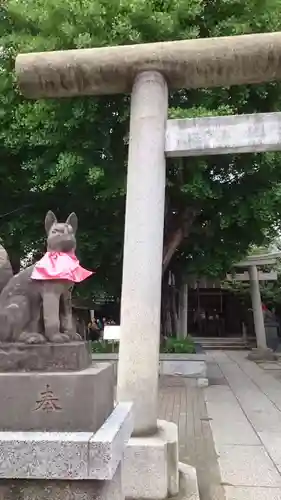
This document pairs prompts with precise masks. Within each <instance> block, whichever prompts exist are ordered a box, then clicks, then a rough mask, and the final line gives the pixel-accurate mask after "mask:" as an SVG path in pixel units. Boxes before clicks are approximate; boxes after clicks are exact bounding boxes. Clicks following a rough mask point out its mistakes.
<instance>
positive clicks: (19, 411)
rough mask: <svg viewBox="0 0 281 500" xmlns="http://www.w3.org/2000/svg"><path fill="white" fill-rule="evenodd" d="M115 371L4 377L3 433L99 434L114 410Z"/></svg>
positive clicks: (99, 367) (0, 388)
mask: <svg viewBox="0 0 281 500" xmlns="http://www.w3.org/2000/svg"><path fill="white" fill-rule="evenodd" d="M113 377H114V374H113V367H112V366H111V365H110V364H108V363H100V364H96V365H93V366H92V367H90V368H88V369H86V370H83V371H78V372H53V373H46V372H45V373H44V372H42V373H38V372H36V373H30V372H29V373H28V372H25V373H0V401H1V410H0V430H2V431H19V430H21V431H63V432H66V431H69V432H70V431H86V432H96V431H97V430H98V429H99V428H100V427H101V425H102V424H103V423H104V421H105V420H106V419H107V417H108V416H109V415H110V414H111V412H112V410H113V402H114V378H113Z"/></svg>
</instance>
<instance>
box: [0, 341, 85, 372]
mask: <svg viewBox="0 0 281 500" xmlns="http://www.w3.org/2000/svg"><path fill="white" fill-rule="evenodd" d="M91 363H92V358H91V351H90V345H89V343H88V342H70V343H69V344H51V343H46V344H40V345H35V344H23V343H15V342H14V343H8V342H5V343H0V372H34V371H35V372H60V371H64V372H67V371H78V370H85V368H88V367H89V366H91Z"/></svg>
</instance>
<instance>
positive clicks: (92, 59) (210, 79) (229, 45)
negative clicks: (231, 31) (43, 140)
mask: <svg viewBox="0 0 281 500" xmlns="http://www.w3.org/2000/svg"><path fill="white" fill-rule="evenodd" d="M280 54H281V33H278V32H277V33H261V34H254V35H240V36H229V37H219V38H208V39H197V40H180V41H175V42H160V43H146V44H139V45H130V46H126V45H125V46H120V47H101V48H95V49H78V50H67V51H58V52H45V53H34V54H22V55H19V56H18V57H17V59H16V73H17V77H18V81H19V85H20V89H21V91H22V93H23V94H24V95H25V96H26V97H33V98H38V97H63V96H75V95H93V94H97V95H98V94H118V93H124V92H125V93H126V92H130V91H131V89H132V84H133V81H134V79H135V77H136V75H137V74H138V73H141V72H142V71H147V70H149V71H151V70H152V71H159V72H160V73H162V74H163V76H164V77H165V78H166V80H167V81H168V82H169V86H170V88H200V87H201V88H205V87H220V86H230V85H242V84H245V83H261V82H268V81H274V80H279V79H280V78H281V65H280Z"/></svg>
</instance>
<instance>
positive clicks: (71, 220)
mask: <svg viewBox="0 0 281 500" xmlns="http://www.w3.org/2000/svg"><path fill="white" fill-rule="evenodd" d="M65 223H66V224H69V226H71V227H72V229H73V232H74V234H75V233H76V231H77V228H78V218H77V215H76V214H75V213H74V212H72V213H71V214H70V215H69V216H68V217H67V219H66V221H65Z"/></svg>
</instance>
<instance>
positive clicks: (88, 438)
mask: <svg viewBox="0 0 281 500" xmlns="http://www.w3.org/2000/svg"><path fill="white" fill-rule="evenodd" d="M132 430H133V423H132V404H131V403H120V404H118V405H117V406H116V407H115V409H114V410H113V412H112V413H111V415H110V416H109V417H108V419H107V420H106V422H105V423H104V424H103V425H102V426H101V428H100V429H99V430H98V431H97V432H95V433H92V432H22V431H20V432H7V431H5V432H1V431H0V479H54V480H55V479H56V480H59V479H69V480H70V479H71V480H78V479H79V480H80V479H83V480H87V479H94V480H99V481H104V480H106V481H109V480H112V479H113V478H114V476H115V473H116V471H117V470H118V466H119V464H120V463H122V461H123V456H124V450H125V447H126V445H127V443H128V440H129V438H130V436H131V433H132Z"/></svg>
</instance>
